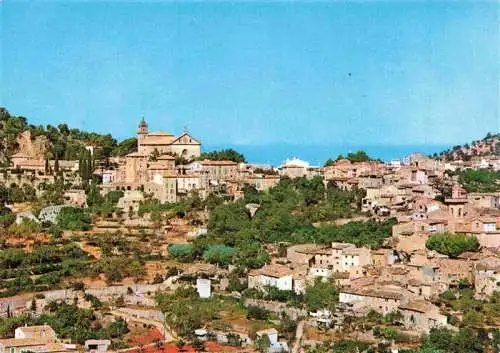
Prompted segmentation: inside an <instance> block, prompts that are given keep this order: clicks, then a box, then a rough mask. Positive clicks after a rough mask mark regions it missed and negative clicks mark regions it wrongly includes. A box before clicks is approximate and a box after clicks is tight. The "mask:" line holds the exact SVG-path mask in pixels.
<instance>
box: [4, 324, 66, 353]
mask: <svg viewBox="0 0 500 353" xmlns="http://www.w3.org/2000/svg"><path fill="white" fill-rule="evenodd" d="M71 351H76V347H75V345H67V344H63V343H61V342H60V341H59V340H58V339H57V337H56V333H55V332H54V330H53V329H52V327H50V326H48V325H41V326H23V327H18V328H16V330H15V335H14V338H7V339H0V353H23V352H33V353H67V352H71Z"/></svg>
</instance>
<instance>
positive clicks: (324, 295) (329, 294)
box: [304, 278, 338, 312]
mask: <svg viewBox="0 0 500 353" xmlns="http://www.w3.org/2000/svg"><path fill="white" fill-rule="evenodd" d="M304 302H305V304H306V307H307V310H308V311H310V312H315V311H318V310H323V309H327V310H330V311H333V310H334V309H335V304H336V303H337V302H338V292H337V289H336V288H335V286H334V284H333V283H332V282H330V281H322V279H321V278H316V279H315V280H314V283H313V284H312V285H308V286H307V287H306V291H305V294H304Z"/></svg>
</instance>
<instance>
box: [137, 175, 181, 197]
mask: <svg viewBox="0 0 500 353" xmlns="http://www.w3.org/2000/svg"><path fill="white" fill-rule="evenodd" d="M144 192H146V193H147V194H151V195H152V196H153V198H155V199H157V200H158V201H160V202H161V203H173V202H176V201H177V176H176V175H175V174H173V173H168V172H166V173H165V174H164V175H160V174H156V175H155V176H154V178H153V180H152V181H151V182H149V183H146V184H144Z"/></svg>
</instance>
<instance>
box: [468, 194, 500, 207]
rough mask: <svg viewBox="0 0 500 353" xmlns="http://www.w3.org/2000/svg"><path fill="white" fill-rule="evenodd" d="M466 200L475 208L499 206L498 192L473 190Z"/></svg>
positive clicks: (499, 197) (499, 195)
mask: <svg viewBox="0 0 500 353" xmlns="http://www.w3.org/2000/svg"><path fill="white" fill-rule="evenodd" d="M467 200H468V201H469V203H470V204H471V205H472V206H473V207H477V208H500V192H481V193H480V192H473V193H470V194H468V195H467Z"/></svg>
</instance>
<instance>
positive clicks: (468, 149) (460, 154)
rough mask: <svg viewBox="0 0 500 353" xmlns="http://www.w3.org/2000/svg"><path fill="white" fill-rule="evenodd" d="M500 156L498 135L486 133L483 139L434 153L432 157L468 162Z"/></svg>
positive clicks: (499, 135)
mask: <svg viewBox="0 0 500 353" xmlns="http://www.w3.org/2000/svg"><path fill="white" fill-rule="evenodd" d="M493 155H496V156H500V133H488V134H487V135H486V136H485V137H484V138H483V139H481V140H476V141H472V142H471V143H466V144H464V145H457V146H453V147H452V148H449V149H447V150H446V151H442V152H441V153H435V154H434V155H433V157H435V158H441V159H444V160H447V161H454V160H459V159H462V160H468V159H471V158H472V157H481V156H493Z"/></svg>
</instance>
